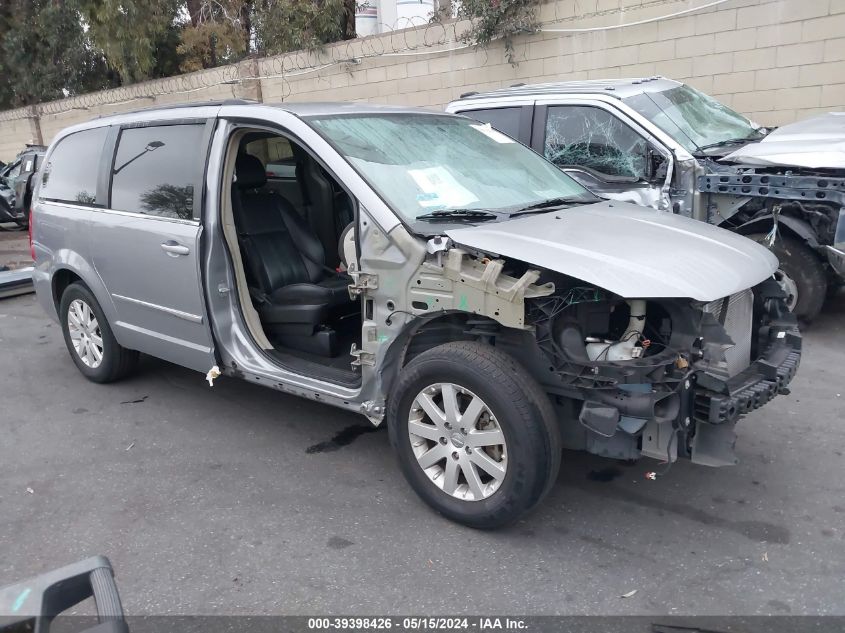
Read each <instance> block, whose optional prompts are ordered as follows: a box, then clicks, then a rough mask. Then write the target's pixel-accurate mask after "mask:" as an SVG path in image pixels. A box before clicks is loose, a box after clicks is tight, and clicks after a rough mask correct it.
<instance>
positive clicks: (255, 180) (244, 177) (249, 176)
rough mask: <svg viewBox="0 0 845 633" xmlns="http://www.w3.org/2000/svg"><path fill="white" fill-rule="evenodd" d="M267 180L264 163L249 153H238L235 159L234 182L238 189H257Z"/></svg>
mask: <svg viewBox="0 0 845 633" xmlns="http://www.w3.org/2000/svg"><path fill="white" fill-rule="evenodd" d="M266 182H267V173H266V172H265V171H264V165H263V164H262V163H261V161H260V160H258V159H257V158H256V157H255V156H253V155H251V154H239V155H238V158H237V160H236V161H235V184H236V185H237V186H238V189H257V188H258V187H263V186H264V184H265V183H266Z"/></svg>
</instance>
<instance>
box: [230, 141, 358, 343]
mask: <svg viewBox="0 0 845 633" xmlns="http://www.w3.org/2000/svg"><path fill="white" fill-rule="evenodd" d="M235 176H236V180H235V191H233V196H232V199H233V203H234V207H235V227H236V228H237V232H238V241H239V243H240V247H241V255H242V257H243V260H244V264H245V268H246V275H247V282H248V284H249V286H250V291H251V293H252V295H253V299H254V301H255V303H256V309H257V310H258V313H259V316H260V317H261V321H262V323H263V324H264V325H265V326H266V327H268V329H269V330H270V331H275V332H278V333H283V334H299V335H311V334H313V333H314V330H315V328H316V327H317V326H318V325H320V324H321V323H324V322H325V321H326V320H327V317H328V315H329V313H330V311H331V309H332V308H334V307H337V306H341V305H343V304H348V303H349V302H350V301H351V299H350V297H349V292H348V290H347V286H348V285H349V283H350V280H349V278H348V277H347V276H345V275H340V274H337V273H335V272H334V271H332V270H331V269H329V268H327V267H326V265H325V261H326V256H325V251H324V249H323V245H322V243H321V242H320V240H319V239H318V238H317V236H315V235H314V234H313V233H312V231H311V229H310V228H309V227H308V225H307V224H306V222H305V221H304V220H303V218H302V217H301V216H300V215H299V213H297V211H296V209H295V208H294V207H293V205H291V204H290V202H288V201H287V200H286V199H285V198H283V197H282V196H280V195H279V194H277V193H275V192H273V191H266V190H263V189H261V187H263V186H264V184H265V183H266V180H267V177H266V173H265V171H264V166H263V165H262V163H261V161H260V160H258V158H256V157H254V156H251V155H249V154H241V155H239V156H238V158H237V162H236V164H235Z"/></svg>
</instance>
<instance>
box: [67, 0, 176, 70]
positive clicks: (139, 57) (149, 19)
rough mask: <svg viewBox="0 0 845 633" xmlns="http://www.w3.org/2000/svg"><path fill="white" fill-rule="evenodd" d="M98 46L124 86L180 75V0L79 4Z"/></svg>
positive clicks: (93, 0) (96, 0)
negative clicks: (178, 21) (178, 22)
mask: <svg viewBox="0 0 845 633" xmlns="http://www.w3.org/2000/svg"><path fill="white" fill-rule="evenodd" d="M78 1H79V3H80V7H81V9H82V15H83V16H84V19H85V21H86V23H87V24H88V26H89V34H90V37H91V40H92V42H93V43H94V45H95V46H97V47H98V48H99V49H101V50H102V51H103V53H104V55H105V58H106V60H107V61H108V64H109V66H110V67H111V68H113V69H114V70H115V71H117V73H118V74H119V75H120V79H121V82H122V83H124V84H128V83H133V82H136V81H143V80H145V79H153V78H155V77H162V76H167V75H169V74H171V72H178V67H179V56H178V53H177V50H176V48H177V46H178V41H179V26H178V24H177V22H176V18H177V14H178V12H179V9H180V5H181V3H180V2H178V1H177V0H78Z"/></svg>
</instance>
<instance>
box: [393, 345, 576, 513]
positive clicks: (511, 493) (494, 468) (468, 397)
mask: <svg viewBox="0 0 845 633" xmlns="http://www.w3.org/2000/svg"><path fill="white" fill-rule="evenodd" d="M388 428H389V431H390V439H391V443H392V444H393V447H394V449H395V450H396V452H397V455H398V457H399V464H400V467H401V469H402V472H403V474H404V475H405V478H406V479H407V480H408V482H409V483H410V484H411V487H413V488H414V490H415V491H416V492H417V494H419V496H420V497H422V499H423V500H424V501H425V502H426V503H428V504H429V505H430V506H432V507H433V508H434V509H436V510H437V511H438V512H440V513H441V514H443V515H445V516H446V517H448V518H450V519H452V520H454V521H457V522H459V523H463V524H464V525H468V526H471V527H476V528H485V529H489V528H496V527H500V526H503V525H506V524H508V523H511V522H513V521H515V520H516V519H518V518H519V517H520V516H522V515H523V514H525V513H526V512H527V511H529V510H530V509H531V508H533V507H534V506H535V505H537V503H539V502H540V500H542V498H543V497H544V496H545V494H546V493H547V492H548V490H549V489H550V488H551V485H552V483H553V482H554V480H555V479H556V477H557V473H558V469H559V467H560V455H561V445H560V436H559V431H558V427H557V422H556V420H555V417H554V414H553V412H552V409H551V405H550V403H549V400H548V397H547V396H546V395H545V393H543V391H542V390H541V389H540V387H539V385H538V384H537V383H536V382H535V381H534V380H533V379H532V378H531V377H530V376H529V375H528V373H527V372H526V371H525V369H524V368H523V367H522V366H521V365H519V363H517V362H516V361H515V360H514V359H513V358H512V357H510V356H509V355H507V354H505V353H503V352H501V351H499V350H497V349H495V348H493V347H490V346H489V345H483V344H480V343H474V342H456V343H448V344H445V345H440V346H438V347H435V348H433V349H430V350H428V351H426V352H424V353H422V354H420V355H419V356H418V357H416V358H414V359H413V360H412V361H411V362H410V363H408V365H407V366H406V367H405V368H404V369H403V371H402V373H401V374H400V376H399V381H398V384H397V386H396V388H395V390H394V391H393V393H392V394H391V399H390V403H389V407H388Z"/></svg>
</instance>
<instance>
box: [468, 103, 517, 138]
mask: <svg viewBox="0 0 845 633" xmlns="http://www.w3.org/2000/svg"><path fill="white" fill-rule="evenodd" d="M521 110H522V108H521V107H516V108H493V109H491V110H467V111H466V112H460V113H459V114H463V115H464V116H466V117H469V118H470V119H475V120H476V121H481V122H482V123H489V124H490V125H491V126H492V127H493V128H495V129H497V130H499V131H500V132H501V133H502V134H507V135H508V136H510V137H511V138H513V139H516V140H517V141H518V140H519V115H520V112H521Z"/></svg>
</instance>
